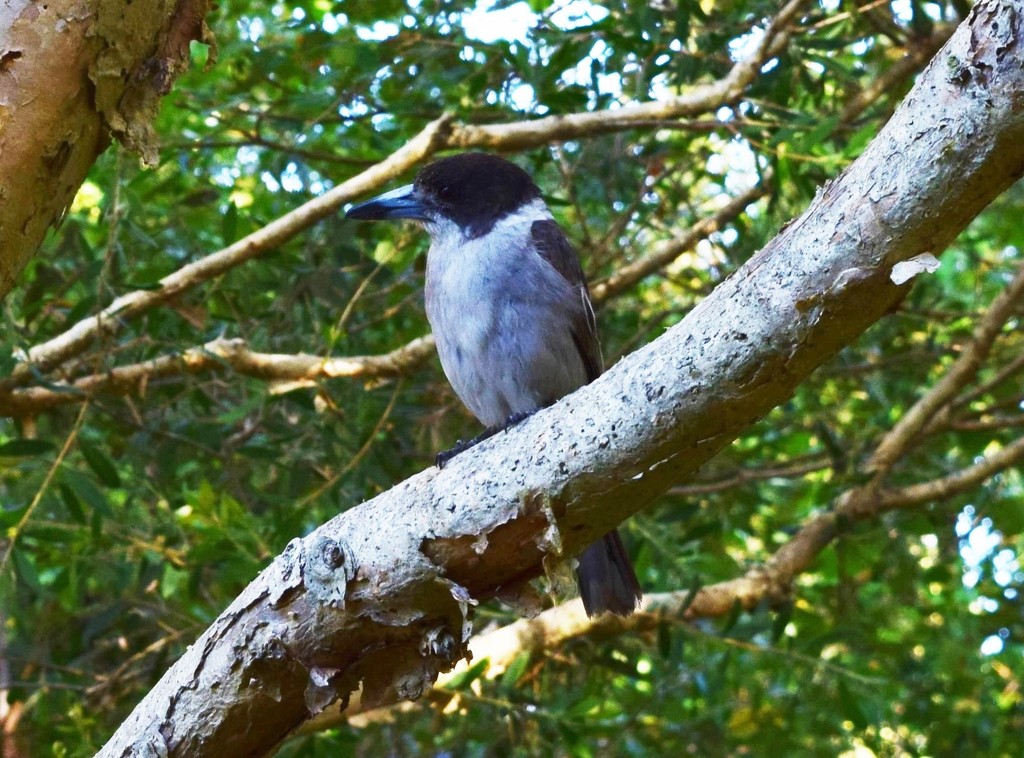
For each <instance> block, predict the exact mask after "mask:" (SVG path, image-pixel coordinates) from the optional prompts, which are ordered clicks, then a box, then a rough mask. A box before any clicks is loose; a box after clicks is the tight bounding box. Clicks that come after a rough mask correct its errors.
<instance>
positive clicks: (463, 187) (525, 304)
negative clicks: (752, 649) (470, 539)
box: [347, 153, 641, 616]
mask: <svg viewBox="0 0 1024 758" xmlns="http://www.w3.org/2000/svg"><path fill="white" fill-rule="evenodd" d="M347 216H348V218H352V219H362V220H369V221H376V220H382V219H411V220H413V221H415V222H417V223H419V224H420V225H421V226H422V227H423V228H424V229H426V231H427V234H429V235H430V250H429V251H428V252H427V287H426V290H427V291H426V305H427V319H428V320H429V321H430V326H431V328H432V329H433V331H434V338H435V340H436V341H437V353H438V355H439V356H440V358H441V366H442V367H443V368H444V373H445V375H446V376H447V377H448V381H449V382H451V385H452V388H453V389H454V390H455V394H457V395H458V396H459V398H460V399H461V400H462V402H463V403H465V405H466V407H468V408H469V410H470V411H471V412H472V413H473V415H474V416H476V417H477V418H478V419H479V420H480V421H481V423H483V424H484V425H485V426H487V427H489V428H490V433H493V431H495V430H498V429H502V428H507V427H508V426H509V425H510V424H512V423H516V422H517V421H519V420H521V419H522V418H525V417H526V416H528V415H529V414H531V413H533V412H534V411H536V410H538V409H540V408H543V407H545V406H548V405H551V404H552V403H554V402H555V401H556V400H558V399H559V398H561V397H563V396H564V395H567V394H569V393H570V392H572V391H573V390H575V389H577V388H578V387H580V386H582V385H584V384H587V383H588V382H591V381H593V380H594V379H596V378H597V376H598V375H599V374H600V373H601V371H602V361H601V346H600V344H599V342H598V339H597V322H596V320H595V318H594V309H593V307H592V306H591V304H590V294H589V292H588V291H587V283H586V280H585V279H584V277H583V270H582V269H581V268H580V263H579V259H578V257H577V255H576V251H575V250H574V249H573V247H572V245H571V244H570V243H569V240H568V239H567V238H566V236H565V233H564V232H563V231H562V230H561V228H560V227H559V226H558V224H556V223H555V221H554V218H553V217H552V215H551V211H550V210H549V209H548V207H547V205H546V204H545V203H544V200H543V199H542V198H541V193H540V189H539V188H538V187H537V185H536V184H535V183H534V182H533V180H532V179H531V178H530V175H529V174H527V173H526V172H525V171H523V170H522V169H521V168H519V167H518V166H516V165H515V164H513V163H509V162H508V161H506V160H504V159H503V158H499V157H497V156H494V155H486V154H483V153H462V154H460V155H454V156H451V157H449V158H443V159H441V160H438V161H436V162H434V163H431V164H430V165H428V166H426V167H425V168H423V170H421V171H420V173H419V174H418V175H417V177H416V180H415V181H414V182H413V183H412V184H409V185H407V186H405V187H399V188H398V189H396V190H393V191H391V192H388V193H386V194H384V195H381V196H380V197H377V198H374V199H373V200H370V201H368V202H365V203H362V204H361V205H356V206H355V207H353V208H351V209H350V210H349V211H348V213H347ZM487 434H488V433H485V435H481V437H483V436H486V435H487ZM478 439H480V438H478ZM474 441H476V440H474ZM465 447H466V445H465V444H462V445H460V446H458V447H456V448H454V449H453V450H452V451H449V452H448V453H442V454H441V455H440V456H438V465H439V466H441V465H444V462H445V461H446V460H447V458H449V457H450V456H451V455H454V454H456V453H458V452H460V451H461V450H463V449H465ZM576 576H577V579H578V581H579V585H580V595H581V597H582V599H583V605H584V607H585V608H586V611H587V615H590V616H593V615H594V614H596V613H601V612H603V611H611V612H612V613H617V614H619V615H623V616H625V615H628V614H630V613H632V612H633V611H634V610H635V609H636V606H637V603H638V602H639V600H640V596H641V593H640V585H639V583H638V582H637V579H636V574H635V573H634V571H633V566H632V565H631V564H630V561H629V556H628V555H627V554H626V550H625V548H624V547H623V545H622V540H621V539H620V538H619V534H618V532H616V531H611V532H609V533H608V534H606V535H605V536H604V537H603V538H602V539H601V540H600V541H598V542H595V543H594V544H593V545H591V546H590V547H588V548H587V549H586V550H585V551H584V552H583V554H582V555H581V556H580V559H579V566H578V567H577V570H576Z"/></svg>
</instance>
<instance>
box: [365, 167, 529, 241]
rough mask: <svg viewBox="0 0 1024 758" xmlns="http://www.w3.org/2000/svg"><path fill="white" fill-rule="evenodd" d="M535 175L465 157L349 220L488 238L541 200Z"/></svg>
mask: <svg viewBox="0 0 1024 758" xmlns="http://www.w3.org/2000/svg"><path fill="white" fill-rule="evenodd" d="M540 196H541V195H540V190H539V189H538V188H537V185H536V184H534V182H533V179H531V178H530V175H529V174H527V173H526V172H525V171H523V170H522V169H521V168H519V167H518V166H517V165H515V164H514V163H510V162H509V161H507V160H505V159H504V158H499V157H498V156H496V155H488V154H486V153H461V154H459V155H453V156H451V157H449V158H442V159H441V160H438V161H434V162H433V163H431V164H430V165H428V166H426V167H424V168H423V169H422V170H421V171H420V173H419V174H418V175H417V176H416V181H415V182H414V183H413V184H411V185H408V186H406V187H402V188H400V189H397V190H393V191H392V192H388V193H387V194H384V195H381V196H380V197H377V198H374V199H373V200H370V201H368V202H366V203H362V204H361V205H357V206H355V207H353V208H351V209H349V211H348V213H347V214H346V215H347V216H348V218H354V219H366V220H377V219H392V218H410V219H415V220H418V221H423V222H425V223H426V225H427V226H428V229H429V226H430V224H431V222H440V221H450V222H454V223H455V224H456V225H457V226H459V227H460V228H461V229H462V230H463V231H464V233H465V234H466V235H467V236H469V237H478V236H480V235H483V234H486V233H487V232H488V231H490V230H491V228H492V227H493V226H494V224H495V222H497V221H499V220H500V219H501V218H503V217H504V216H507V215H509V214H510V213H514V212H515V211H516V210H518V209H519V208H521V207H523V206H524V205H527V204H528V203H530V202H532V201H534V200H538V199H540Z"/></svg>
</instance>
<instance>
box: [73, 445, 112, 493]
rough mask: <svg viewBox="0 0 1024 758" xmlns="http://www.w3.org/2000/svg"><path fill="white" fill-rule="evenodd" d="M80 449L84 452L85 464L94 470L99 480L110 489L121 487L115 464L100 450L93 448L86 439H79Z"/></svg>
mask: <svg viewBox="0 0 1024 758" xmlns="http://www.w3.org/2000/svg"><path fill="white" fill-rule="evenodd" d="M78 449H79V450H81V451H82V456H83V457H84V458H85V462H86V463H88V464H89V468H91V469H92V470H93V473H95V474H96V476H97V478H98V479H99V480H100V481H101V482H103V483H104V484H105V485H107V486H108V487H120V486H121V477H120V476H118V474H117V469H116V468H114V464H113V462H112V461H111V460H110V458H108V457H107V456H106V454H105V453H103V452H102V451H101V450H100V449H99V448H97V447H93V445H92V444H91V443H89V442H88V441H86V440H85V439H82V438H79V440H78Z"/></svg>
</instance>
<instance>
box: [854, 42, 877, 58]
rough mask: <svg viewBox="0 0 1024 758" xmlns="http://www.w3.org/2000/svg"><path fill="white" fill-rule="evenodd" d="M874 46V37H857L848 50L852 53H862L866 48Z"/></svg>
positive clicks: (865, 51)
mask: <svg viewBox="0 0 1024 758" xmlns="http://www.w3.org/2000/svg"><path fill="white" fill-rule="evenodd" d="M874 46H875V41H874V39H870V38H869V39H859V40H857V41H856V42H854V43H853V44H852V45H850V52H852V53H853V54H854V55H864V54H865V53H867V51H868V50H870V49H871V48H873V47H874Z"/></svg>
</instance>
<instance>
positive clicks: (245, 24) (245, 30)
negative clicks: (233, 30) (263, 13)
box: [238, 16, 267, 45]
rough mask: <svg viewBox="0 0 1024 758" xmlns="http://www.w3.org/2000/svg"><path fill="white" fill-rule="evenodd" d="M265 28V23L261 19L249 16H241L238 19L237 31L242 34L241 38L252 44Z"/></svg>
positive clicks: (258, 39) (257, 39)
mask: <svg viewBox="0 0 1024 758" xmlns="http://www.w3.org/2000/svg"><path fill="white" fill-rule="evenodd" d="M266 30H267V27H266V25H265V24H264V23H263V19H261V18H259V17H256V18H249V17H248V16H242V17H241V18H240V19H238V31H239V33H240V34H241V36H242V39H247V40H249V41H250V42H251V43H253V44H254V45H255V44H256V43H257V42H259V41H260V37H262V36H263V33H264V32H265V31H266Z"/></svg>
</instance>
